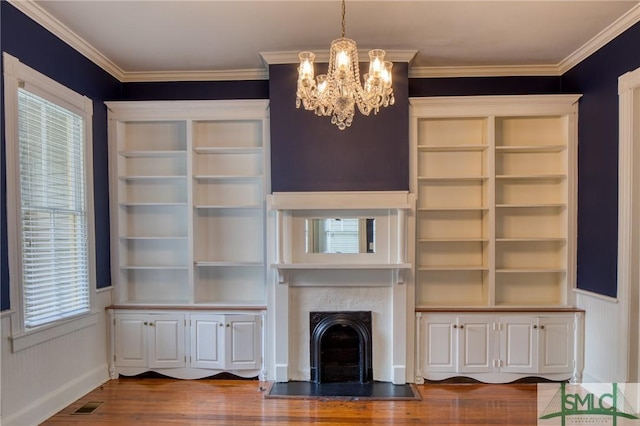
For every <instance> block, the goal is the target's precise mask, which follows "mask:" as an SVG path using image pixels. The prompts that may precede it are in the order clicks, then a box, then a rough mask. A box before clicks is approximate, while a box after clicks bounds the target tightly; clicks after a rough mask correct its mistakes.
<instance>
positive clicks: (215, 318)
mask: <svg viewBox="0 0 640 426" xmlns="http://www.w3.org/2000/svg"><path fill="white" fill-rule="evenodd" d="M189 318H190V331H191V362H190V364H191V367H194V368H208V369H213V370H222V369H224V351H223V349H224V344H225V337H224V336H225V330H224V315H212V314H196V315H191V316H190V317H189Z"/></svg>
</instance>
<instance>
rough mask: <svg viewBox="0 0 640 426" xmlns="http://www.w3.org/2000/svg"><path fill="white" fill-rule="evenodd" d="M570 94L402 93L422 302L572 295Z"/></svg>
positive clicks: (489, 302) (562, 301)
mask: <svg viewBox="0 0 640 426" xmlns="http://www.w3.org/2000/svg"><path fill="white" fill-rule="evenodd" d="M578 99H579V96H577V95H543V96H478V97H462V98H461V97H456V98H447V97H443V98H412V99H411V100H410V102H411V144H412V163H411V165H412V173H411V175H412V179H411V185H412V186H413V188H412V192H414V193H416V195H417V205H416V218H415V219H416V223H415V230H416V235H415V244H416V245H415V247H416V251H415V268H416V306H417V307H418V308H421V307H422V308H428V307H508V306H516V307H517V306H529V307H531V306H541V307H543V306H564V305H567V304H569V300H570V292H571V289H572V286H573V282H574V279H575V238H576V232H575V221H576V214H575V212H576V193H575V192H576V190H575V182H576V174H577V170H576V154H577V134H576V133H577V131H576V126H577V124H576V123H577V101H578Z"/></svg>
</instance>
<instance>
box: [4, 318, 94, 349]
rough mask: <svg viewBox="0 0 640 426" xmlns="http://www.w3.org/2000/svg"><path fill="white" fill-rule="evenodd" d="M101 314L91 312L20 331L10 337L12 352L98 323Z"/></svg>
mask: <svg viewBox="0 0 640 426" xmlns="http://www.w3.org/2000/svg"><path fill="white" fill-rule="evenodd" d="M99 314H101V312H92V313H89V314H87V315H83V316H81V317H78V318H73V319H69V320H67V321H63V322H59V323H56V324H52V325H49V326H45V327H42V328H38V329H36V330H30V331H22V332H19V333H15V334H14V335H13V336H11V338H10V340H11V344H12V352H19V351H21V350H23V349H27V348H30V347H31V346H35V345H39V344H40V343H44V342H46V341H48V340H53V339H56V338H58V337H60V336H64V335H65V334H69V333H73V332H74V331H78V330H81V329H83V328H86V327H91V326H92V325H96V324H97V323H98V315H99Z"/></svg>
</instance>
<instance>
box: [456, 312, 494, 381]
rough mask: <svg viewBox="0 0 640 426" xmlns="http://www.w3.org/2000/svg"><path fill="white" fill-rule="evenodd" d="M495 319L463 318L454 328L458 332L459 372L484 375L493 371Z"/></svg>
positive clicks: (459, 319)
mask: <svg viewBox="0 0 640 426" xmlns="http://www.w3.org/2000/svg"><path fill="white" fill-rule="evenodd" d="M493 323H494V319H493V317H482V316H477V317H476V316H463V317H459V318H458V322H457V324H456V325H455V326H454V328H456V329H457V330H458V371H459V372H461V373H484V372H491V371H493V368H494V367H493V360H494V359H495V354H494V340H495V339H494V336H493V334H494V332H493Z"/></svg>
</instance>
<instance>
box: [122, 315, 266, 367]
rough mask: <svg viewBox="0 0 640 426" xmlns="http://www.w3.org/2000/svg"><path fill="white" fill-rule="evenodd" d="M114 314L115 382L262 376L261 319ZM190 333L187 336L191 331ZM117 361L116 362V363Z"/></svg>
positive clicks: (234, 316)
mask: <svg viewBox="0 0 640 426" xmlns="http://www.w3.org/2000/svg"><path fill="white" fill-rule="evenodd" d="M112 312H114V315H113V317H114V323H115V333H114V337H113V345H112V347H111V348H110V352H111V358H112V359H113V365H112V366H111V368H110V371H111V375H112V377H117V375H118V374H124V375H136V374H140V373H143V372H146V371H155V372H158V373H161V374H164V375H166V376H169V377H175V378H180V379H196V378H203V377H208V376H212V375H215V374H218V373H221V372H225V371H226V372H232V373H234V374H237V375H239V376H242V377H255V376H258V375H262V372H261V369H262V354H263V349H262V342H263V328H262V322H263V319H262V315H260V314H257V313H256V314H232V313H220V312H218V313H212V312H207V313H192V312H191V311H189V310H183V311H179V310H173V311H171V312H166V313H164V312H163V313H160V312H162V311H161V310H158V309H155V310H154V309H141V310H133V309H124V310H120V311H118V310H117V309H116V310H112ZM187 329H188V330H187ZM114 356H115V357H114Z"/></svg>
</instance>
